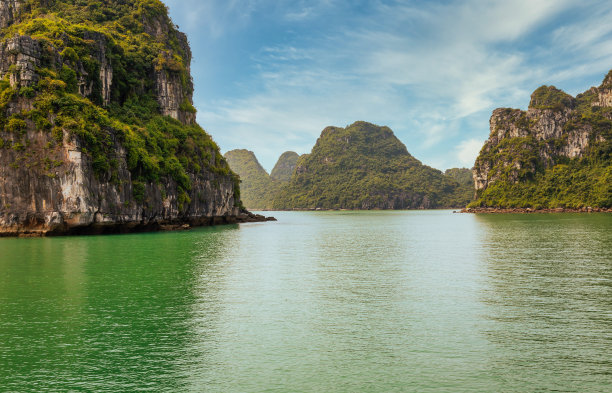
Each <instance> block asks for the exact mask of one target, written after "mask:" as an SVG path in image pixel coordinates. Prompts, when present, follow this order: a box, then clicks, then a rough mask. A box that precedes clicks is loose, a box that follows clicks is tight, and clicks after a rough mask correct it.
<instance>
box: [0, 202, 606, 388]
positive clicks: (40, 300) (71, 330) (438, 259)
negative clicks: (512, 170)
mask: <svg viewBox="0 0 612 393" xmlns="http://www.w3.org/2000/svg"><path fill="white" fill-rule="evenodd" d="M274 215H275V216H276V217H277V218H278V219H279V222H278V223H264V224H247V225H242V226H240V227H238V226H228V227H217V228H204V229H198V230H194V231H189V232H176V233H154V234H139V235H124V236H106V237H73V238H54V239H0V391H3V392H5V391H8V392H12V391H15V392H46V391H53V392H56V391H57V392H64V391H99V392H116V391H155V392H551V391H555V392H557V391H562V392H610V391H611V389H612V388H611V386H612V385H611V384H612V215H605V214H593V215H572V214H559V215H555V214H548V215H463V214H452V213H451V212H449V211H423V212H329V213H328V212H317V213H314V212H313V213H304V212H299V213H298V212H291V213H275V214H274Z"/></svg>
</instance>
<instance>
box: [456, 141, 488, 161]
mask: <svg viewBox="0 0 612 393" xmlns="http://www.w3.org/2000/svg"><path fill="white" fill-rule="evenodd" d="M483 144H484V140H480V139H468V140H465V141H462V142H461V143H459V145H458V146H457V150H456V153H457V159H458V161H459V163H460V164H461V166H463V167H468V168H471V167H472V166H474V161H476V157H478V153H480V149H481V148H482V145H483Z"/></svg>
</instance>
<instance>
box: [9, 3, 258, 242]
mask: <svg viewBox="0 0 612 393" xmlns="http://www.w3.org/2000/svg"><path fill="white" fill-rule="evenodd" d="M89 3H91V4H101V3H100V2H89ZM89 3H88V2H74V1H3V2H2V3H1V6H0V12H1V14H0V18H1V19H0V28H1V29H2V40H3V41H2V44H1V45H0V72H1V73H2V77H3V79H2V81H0V89H1V90H2V92H1V93H0V97H1V98H0V112H1V113H0V116H1V117H0V120H1V122H2V131H1V132H0V164H1V165H0V233H3V234H8V235H13V234H20V233H30V234H66V233H84V232H92V233H102V232H116V231H133V230H145V229H157V228H163V227H174V226H176V225H179V226H183V225H204V224H209V223H227V222H238V221H243V220H250V219H253V218H254V217H253V216H252V215H249V214H248V213H247V212H242V211H241V204H240V190H239V179H238V177H237V176H236V175H235V174H234V173H233V172H232V170H231V169H230V168H229V166H228V164H227V162H226V160H225V159H224V158H223V156H222V155H221V153H220V151H219V147H218V146H217V145H216V144H215V142H214V141H213V140H212V139H211V137H210V136H209V135H208V134H207V133H206V132H205V131H204V130H203V129H202V128H201V127H200V126H199V125H198V124H197V123H196V121H195V113H196V110H195V108H194V107H193V105H192V94H193V84H192V79H191V75H190V63H191V50H190V49H189V45H188V43H187V37H186V36H185V35H184V34H183V33H181V32H179V31H178V30H177V29H176V27H175V25H174V24H173V23H172V21H171V20H170V19H169V17H168V15H167V11H166V8H165V6H164V5H163V4H162V3H160V2H158V1H137V2H129V1H128V2H122V1H112V2H110V3H109V5H106V6H93V5H90V4H89Z"/></svg>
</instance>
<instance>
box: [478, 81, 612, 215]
mask: <svg viewBox="0 0 612 393" xmlns="http://www.w3.org/2000/svg"><path fill="white" fill-rule="evenodd" d="M490 125H491V135H490V136H489V139H488V141H487V142H486V143H485V145H484V146H483V148H482V150H481V152H480V155H479V156H478V158H477V159H476V163H475V167H474V180H475V186H476V190H477V200H476V201H475V202H473V203H471V204H470V207H472V208H476V207H494V208H533V209H551V208H572V209H579V208H588V207H592V208H609V207H612V159H611V153H612V71H610V73H608V75H607V76H606V77H605V79H604V81H603V83H602V84H601V86H599V87H593V88H591V89H589V90H587V91H586V92H584V93H582V94H579V95H578V96H577V97H572V96H571V95H569V94H566V93H565V92H563V91H561V90H558V89H557V88H555V87H554V86H542V87H540V88H538V89H537V90H536V91H535V92H534V93H533V94H532V96H531V102H530V104H529V109H528V110H527V111H526V112H525V111H522V110H518V109H509V108H502V109H496V110H495V111H494V112H493V115H492V117H491V122H490Z"/></svg>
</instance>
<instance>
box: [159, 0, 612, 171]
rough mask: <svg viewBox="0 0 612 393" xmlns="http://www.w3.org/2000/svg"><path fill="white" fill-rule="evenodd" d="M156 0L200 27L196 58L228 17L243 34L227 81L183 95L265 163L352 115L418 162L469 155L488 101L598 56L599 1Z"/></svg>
mask: <svg viewBox="0 0 612 393" xmlns="http://www.w3.org/2000/svg"><path fill="white" fill-rule="evenodd" d="M168 3H171V8H173V7H179V8H180V9H181V10H182V11H180V12H179V14H181V15H183V13H184V16H183V17H184V18H185V19H186V20H187V21H191V22H189V23H190V26H191V28H192V29H193V30H192V31H198V32H201V33H200V35H197V34H196V35H195V36H194V35H193V34H192V35H191V37H190V38H191V41H192V43H193V44H194V52H195V54H196V59H197V58H198V57H200V56H201V57H205V58H210V56H211V54H210V53H207V52H206V45H207V43H208V45H209V46H210V45H211V44H210V42H211V40H214V39H215V38H214V37H215V35H216V36H218V35H220V34H224V33H227V30H228V29H234V33H233V34H235V35H236V38H235V39H236V40H252V41H248V45H243V46H241V47H240V48H241V49H240V50H242V51H244V53H242V54H241V58H243V59H246V62H247V63H248V64H245V67H247V68H246V69H245V68H243V73H242V74H240V73H236V74H234V78H235V79H234V80H227V83H228V87H229V89H218V90H216V91H206V88H207V86H196V94H197V96H196V104H197V107H198V109H199V110H200V114H199V120H200V121H201V122H202V124H203V125H204V126H205V127H207V129H209V130H210V131H211V133H212V134H213V136H214V137H215V139H216V140H217V141H218V142H220V144H221V146H222V147H223V148H225V149H232V148H237V147H248V148H250V149H252V150H254V151H255V152H256V154H257V155H258V157H259V158H260V161H261V162H262V164H263V165H264V166H265V167H266V168H268V169H270V168H271V166H273V165H274V162H275V160H276V158H277V157H278V156H279V155H280V154H281V153H282V152H283V151H284V150H287V149H294V150H297V151H298V152H300V153H304V152H307V151H308V150H309V149H310V147H311V146H312V145H313V143H314V140H315V139H316V137H317V136H318V134H319V133H320V131H321V129H322V128H323V127H325V126H327V125H340V126H344V125H346V124H349V123H352V122H353V121H355V120H367V121H372V122H375V123H378V124H385V125H389V126H391V127H392V128H393V129H394V131H395V132H396V134H397V135H398V137H399V138H400V139H402V141H403V142H404V143H405V144H406V145H407V147H408V149H409V151H410V152H411V153H413V155H415V156H416V157H417V158H419V159H420V160H421V161H423V162H425V163H428V164H432V163H436V164H437V165H440V166H444V167H450V166H458V165H462V166H471V163H469V161H470V160H473V158H474V157H475V154H474V152H476V153H477V151H476V150H479V149H477V148H476V145H477V143H480V142H482V141H483V140H484V139H486V137H487V135H488V132H489V130H488V117H489V115H490V112H491V110H492V109H493V108H495V107H499V106H514V107H517V106H518V107H524V106H526V104H527V103H528V100H529V94H530V92H531V91H532V90H533V89H534V88H535V87H537V86H538V85H540V84H542V83H555V84H557V85H559V86H558V87H565V86H564V83H565V82H567V83H568V84H569V86H568V87H567V88H569V89H572V88H574V86H576V88H578V87H577V86H579V85H580V84H584V83H585V79H586V78H594V77H595V75H597V74H603V73H604V70H607V69H608V68H609V67H611V66H612V39H611V38H612V37H611V34H612V27H610V24H609V23H608V21H609V20H610V17H612V4H610V3H609V2H607V1H604V0H586V1H577V0H541V1H537V2H534V1H531V0H511V1H504V2H492V1H488V0H467V1H451V2H436V1H432V2H386V1H385V2H383V1H377V2H370V3H367V6H366V7H367V10H365V11H362V12H360V11H359V9H358V8H359V7H356V6H354V5H350V4H351V3H350V2H347V1H340V0H338V1H331V0H327V1H325V0H319V1H310V2H306V1H296V2H293V3H292V4H287V3H281V2H273V1H271V0H251V1H238V0H233V1H229V2H223V3H222V2H220V1H217V0H215V1H212V0H211V1H205V2H202V3H200V2H199V1H195V0H186V1H183V2H180V3H179V2H178V1H177V0H172V1H169V2H168ZM362 6H364V5H363V4H362ZM593 9H597V10H598V12H597V13H594V12H592V10H593ZM195 10H197V12H195ZM202 13H204V14H205V15H202ZM196 14H197V15H196ZM262 26H263V27H262ZM261 31H264V33H261ZM202 32H208V33H209V34H211V37H208V36H203V35H202V34H204V33H202ZM254 32H256V33H257V34H260V33H261V34H263V35H261V36H257V39H256V40H255V39H253V35H254ZM236 43H237V44H241V42H240V41H236ZM200 50H201V51H202V52H198V51H200ZM227 50H228V51H231V50H232V48H227ZM213 55H214V54H213ZM600 77H601V76H600ZM196 79H197V78H196ZM586 87H588V86H584V88H586ZM203 90H204V91H205V92H204V93H199V92H201V91H203ZM230 91H231V93H228V92H230ZM479 141H480V142H479ZM453 152H454V153H453ZM472 163H473V162H472Z"/></svg>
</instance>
